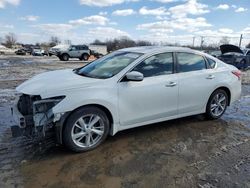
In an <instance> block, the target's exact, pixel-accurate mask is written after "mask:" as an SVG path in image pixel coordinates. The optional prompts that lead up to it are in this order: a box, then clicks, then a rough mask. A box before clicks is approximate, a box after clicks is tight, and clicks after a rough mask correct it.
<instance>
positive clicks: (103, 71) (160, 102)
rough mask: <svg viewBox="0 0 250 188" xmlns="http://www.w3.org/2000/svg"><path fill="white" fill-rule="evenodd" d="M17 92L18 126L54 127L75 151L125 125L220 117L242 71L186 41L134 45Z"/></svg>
mask: <svg viewBox="0 0 250 188" xmlns="http://www.w3.org/2000/svg"><path fill="white" fill-rule="evenodd" d="M17 91H18V92H19V93H20V96H21V97H20V99H19V101H18V103H17V105H16V106H15V107H14V108H13V112H14V114H16V116H15V117H17V118H16V119H17V122H18V123H19V126H20V127H21V128H23V129H24V130H26V131H28V132H35V133H36V134H39V132H40V134H42V135H43V134H45V133H46V131H49V130H56V135H57V140H58V142H59V143H61V144H62V143H64V144H65V145H66V146H67V147H68V148H69V149H71V150H73V151H77V152H81V151H88V150H91V149H94V148H96V147H97V146H98V145H100V144H101V143H102V142H103V141H104V140H105V139H106V137H107V136H108V135H109V134H110V135H115V134H116V133H117V132H119V131H122V130H125V129H130V128H134V127H139V126H143V125H147V124H152V123H156V122H161V121H166V120H170V119H176V118H181V117H185V116H191V115H195V114H206V116H207V118H209V119H218V118H220V117H221V116H222V115H223V114H224V112H225V110H226V108H227V106H229V105H230V104H232V103H233V102H235V101H236V100H237V99H239V97H240V95H241V72H240V71H239V70H238V69H237V68H235V67H234V66H231V65H227V64H225V63H223V62H222V61H220V60H218V59H216V58H214V57H213V56H210V55H208V54H204V53H201V52H198V51H194V50H191V49H188V48H179V47H178V48H177V47H137V48H128V49H123V50H119V51H115V52H113V53H111V54H108V55H106V56H104V57H102V58H100V59H98V60H96V61H93V62H92V63H90V64H88V65H86V66H84V67H82V68H78V69H75V70H71V69H68V70H59V71H53V72H48V73H43V74H40V75H37V76H35V77H34V78H32V79H31V80H29V81H26V82H24V83H23V84H21V85H20V86H18V87H17ZM32 130H33V131H32Z"/></svg>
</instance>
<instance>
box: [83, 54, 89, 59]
mask: <svg viewBox="0 0 250 188" xmlns="http://www.w3.org/2000/svg"><path fill="white" fill-rule="evenodd" d="M81 59H82V60H84V61H88V60H89V54H82V57H81Z"/></svg>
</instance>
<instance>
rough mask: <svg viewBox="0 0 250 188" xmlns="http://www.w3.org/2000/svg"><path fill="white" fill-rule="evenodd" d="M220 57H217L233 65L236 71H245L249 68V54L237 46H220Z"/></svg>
mask: <svg viewBox="0 0 250 188" xmlns="http://www.w3.org/2000/svg"><path fill="white" fill-rule="evenodd" d="M220 50H221V55H220V56H218V58H219V59H220V60H222V61H223V62H225V63H227V64H230V65H233V66H235V67H237V68H238V69H247V68H248V67H249V66H250V54H249V51H248V50H247V51H246V52H244V51H243V50H241V49H240V48H239V47H238V46H235V45H231V44H225V45H221V46H220Z"/></svg>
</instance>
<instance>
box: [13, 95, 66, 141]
mask: <svg viewBox="0 0 250 188" xmlns="http://www.w3.org/2000/svg"><path fill="white" fill-rule="evenodd" d="M63 98H64V97H55V98H50V99H41V97H40V96H30V95H25V94H22V95H21V96H20V97H19V98H18V99H17V101H16V105H15V106H14V107H13V108H12V114H13V116H14V119H15V121H16V123H17V124H18V125H17V126H14V127H12V133H13V136H15V137H17V136H22V135H24V136H28V137H35V136H45V134H46V132H48V131H50V130H52V128H53V127H54V122H53V121H54V114H53V111H52V108H53V107H54V106H55V105H56V104H58V103H59V102H60V101H61V100H62V99H63Z"/></svg>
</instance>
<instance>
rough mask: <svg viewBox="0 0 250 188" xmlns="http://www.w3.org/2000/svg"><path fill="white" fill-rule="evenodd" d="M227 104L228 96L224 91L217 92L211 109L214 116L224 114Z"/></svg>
mask: <svg viewBox="0 0 250 188" xmlns="http://www.w3.org/2000/svg"><path fill="white" fill-rule="evenodd" d="M226 106H227V98H226V96H225V94H224V93H217V94H216V95H215V96H214V98H213V99H212V101H211V105H210V110H211V113H212V115H213V116H215V117H219V116H220V115H222V114H223V113H224V111H225V109H226Z"/></svg>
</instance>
